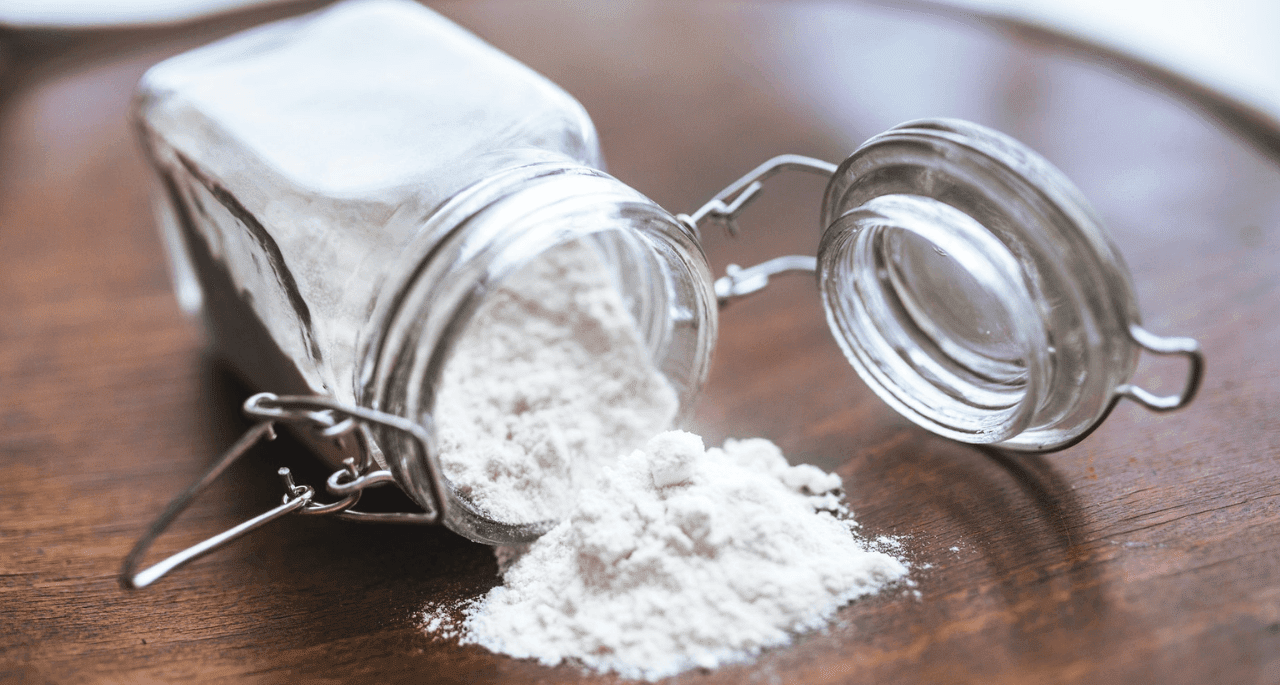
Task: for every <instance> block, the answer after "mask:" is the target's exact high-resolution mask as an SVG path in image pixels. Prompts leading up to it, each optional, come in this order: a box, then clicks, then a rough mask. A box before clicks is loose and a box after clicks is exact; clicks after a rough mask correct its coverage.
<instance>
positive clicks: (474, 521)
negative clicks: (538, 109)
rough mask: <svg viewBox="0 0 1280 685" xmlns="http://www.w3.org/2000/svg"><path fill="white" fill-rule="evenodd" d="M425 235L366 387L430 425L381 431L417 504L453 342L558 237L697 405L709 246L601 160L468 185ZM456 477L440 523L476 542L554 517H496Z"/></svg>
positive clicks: (519, 533)
mask: <svg viewBox="0 0 1280 685" xmlns="http://www.w3.org/2000/svg"><path fill="white" fill-rule="evenodd" d="M421 233H422V234H423V235H427V234H432V233H434V234H436V236H437V237H436V238H435V239H434V240H432V241H431V244H430V246H429V249H428V250H426V256H425V257H423V258H421V259H418V260H416V261H417V266H416V267H415V268H414V271H413V272H412V274H411V275H410V276H409V277H408V278H406V279H405V282H404V285H403V287H402V288H401V289H400V292H399V294H398V295H397V296H396V300H397V301H396V304H395V306H394V307H389V308H388V309H389V312H388V315H387V317H386V319H385V320H386V322H387V323H386V326H385V329H384V331H383V332H382V335H381V336H380V340H379V341H378V342H377V344H376V345H375V344H371V345H370V348H369V354H368V356H367V357H366V359H367V361H366V364H367V365H369V368H368V369H366V373H367V382H366V383H365V384H364V385H363V387H364V388H365V392H366V397H367V400H365V401H367V402H369V403H370V404H372V405H374V406H375V408H378V409H380V410H381V411H386V412H389V413H393V414H397V415H400V416H405V417H409V418H411V419H414V420H417V421H419V422H420V423H422V424H424V425H427V426H428V427H429V430H430V432H431V433H432V437H433V441H432V443H431V444H430V445H429V449H430V451H432V454H429V455H424V454H420V453H419V450H416V449H415V448H414V446H413V445H411V444H405V443H404V441H403V440H399V439H398V438H397V436H395V435H379V436H377V437H378V441H379V443H380V445H382V446H383V451H384V452H386V453H387V455H388V458H387V461H388V462H389V466H390V467H391V469H392V471H393V472H394V473H396V476H397V481H398V482H399V484H400V485H401V487H402V489H404V490H405V491H406V492H407V493H408V494H409V495H410V497H411V498H413V499H415V500H416V501H418V503H419V504H422V505H424V506H426V505H427V504H429V499H427V496H428V495H429V492H428V487H429V483H430V480H429V474H428V471H429V468H428V467H429V465H430V461H431V460H432V459H437V458H438V449H439V443H438V442H437V441H436V439H435V438H436V430H435V428H434V427H432V419H433V416H434V415H435V414H436V413H437V412H436V402H437V399H438V398H439V395H440V391H441V384H442V379H443V378H444V372H445V368H446V365H447V363H448V362H449V360H450V358H451V356H452V354H453V352H454V350H455V348H456V346H457V345H458V343H459V342H460V341H461V340H462V339H463V337H464V334H465V332H466V331H467V329H468V326H469V325H470V324H471V322H472V321H473V319H474V318H475V317H476V315H477V313H478V312H479V311H480V310H481V308H482V306H483V304H484V303H485V301H486V299H487V297H488V296H489V295H490V294H492V293H493V292H494V291H495V290H496V289H497V288H498V286H499V284H501V283H502V282H503V281H504V280H506V279H508V278H510V277H512V276H513V275H514V274H516V273H518V272H519V271H520V270H521V269H522V268H524V267H525V266H527V265H529V264H530V263H532V262H533V261H535V260H537V259H539V258H541V256H543V255H546V254H548V253H549V252H550V251H552V250H553V249H555V248H557V247H558V246H563V245H566V244H569V243H580V244H585V245H589V246H590V247H591V249H592V250H593V251H594V252H595V253H596V254H597V255H598V256H599V257H600V258H601V261H602V262H603V263H604V264H605V265H606V266H607V267H608V272H609V275H610V278H611V279H612V282H613V284H614V286H616V288H617V290H618V292H619V293H620V295H621V296H622V300H623V302H624V303H625V306H626V308H627V310H628V312H629V313H630V316H631V318H632V320H633V321H634V323H635V327H636V333H637V335H638V336H639V338H640V340H641V341H642V343H643V346H644V348H645V349H646V350H647V351H648V353H649V355H650V357H651V359H652V362H653V364H654V366H655V367H656V369H657V371H658V372H659V373H660V374H661V375H662V376H663V377H665V378H666V380H667V381H668V382H669V383H670V384H671V386H672V388H673V389H674V393H675V395H676V398H677V402H678V410H677V416H676V420H677V421H679V420H680V419H682V418H683V417H684V416H685V415H687V414H688V413H689V411H690V408H691V406H692V404H693V400H694V398H695V397H696V395H697V393H698V391H699V390H700V389H701V385H702V383H703V382H704V381H705V379H706V376H707V372H708V370H709V367H710V357H711V349H712V346H713V344H714V341H715V336H716V322H717V309H716V303H715V296H714V293H713V291H712V289H711V277H710V271H709V267H708V266H707V263H706V258H705V255H704V254H703V252H702V250H701V247H700V246H699V245H698V243H697V242H696V240H695V239H694V237H693V236H692V234H691V233H690V232H689V230H688V229H687V228H686V227H685V226H684V225H683V224H682V223H680V222H679V221H678V220H677V219H676V218H675V217H673V216H671V215H670V214H669V213H667V212H666V211H665V210H662V209H661V208H660V207H658V206H657V205H656V204H655V203H653V202H652V201H650V200H648V199H647V198H645V197H644V196H643V195H641V194H640V193H638V192H636V191H634V190H632V189H631V188H629V187H627V186H626V185H624V184H622V183H621V182H619V181H617V180H616V179H613V178H612V177H610V176H608V175H607V174H604V173H603V172H600V171H597V170H594V169H590V168H587V167H583V166H580V165H577V164H573V163H570V162H564V161H561V162H538V163H535V164H529V165H525V166H521V167H517V168H514V169H509V170H508V171H506V172H503V173H502V174H500V175H498V176H497V177H492V178H490V179H487V180H486V181H484V182H482V183H481V184H478V185H477V186H475V187H473V188H470V189H468V190H465V191H463V192H462V193H460V194H459V195H458V196H456V197H455V198H453V199H451V200H450V201H449V202H448V203H446V204H445V205H444V206H442V207H440V208H438V209H437V210H435V211H434V212H433V213H432V214H431V216H430V217H429V218H428V219H427V221H426V223H425V225H424V227H423V230H422V232H421ZM410 261H413V260H410ZM370 342H371V343H373V341H372V340H371V341H370ZM664 428H665V427H664ZM384 441H385V442H384ZM449 489H450V492H451V497H450V502H449V511H447V512H446V515H445V517H444V520H445V523H446V525H448V526H449V527H450V528H452V529H453V530H454V531H455V532H458V533H460V534H462V535H464V536H467V537H469V538H471V539H473V540H477V541H480V542H486V543H490V544H512V543H520V542H527V541H530V540H532V539H534V538H536V537H537V535H540V534H541V533H543V532H545V531H546V530H548V529H549V528H550V526H551V525H553V524H554V521H552V520H540V521H514V522H513V521H499V520H496V519H495V518H493V517H492V516H488V515H486V514H484V513H482V512H481V511H480V510H479V508H478V507H476V506H474V505H472V503H470V502H468V501H467V500H466V499H464V498H463V497H461V496H460V495H459V494H458V491H457V489H456V488H454V487H453V486H452V484H451V483H450V488H449Z"/></svg>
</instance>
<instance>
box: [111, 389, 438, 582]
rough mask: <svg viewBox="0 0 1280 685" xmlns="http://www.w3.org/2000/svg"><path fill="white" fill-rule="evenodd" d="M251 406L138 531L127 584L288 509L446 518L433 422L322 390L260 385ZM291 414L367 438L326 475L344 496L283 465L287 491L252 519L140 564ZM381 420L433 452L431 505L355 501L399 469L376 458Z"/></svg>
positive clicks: (373, 517)
mask: <svg viewBox="0 0 1280 685" xmlns="http://www.w3.org/2000/svg"><path fill="white" fill-rule="evenodd" d="M244 412H245V414H246V415H248V416H249V417H250V418H254V419H257V423H255V424H254V425H253V426H252V427H250V428H249V430H247V431H245V433H244V434H243V435H241V436H240V438H239V439H238V440H236V442H235V443H234V444H233V445H232V446H231V447H230V448H229V449H227V451H226V452H224V453H223V454H222V456H221V457H219V458H218V460H217V461H215V462H214V463H213V465H211V466H210V467H209V468H208V469H207V470H206V471H205V472H204V474H202V475H201V476H200V478H198V479H197V480H196V481H195V482H194V483H192V484H191V485H190V486H189V487H188V488H187V489H186V490H184V491H183V492H182V493H180V494H179V495H178V496H177V497H175V498H174V499H173V500H172V501H171V502H170V503H169V506H168V507H166V508H165V510H164V512H163V513H161V514H160V516H158V517H157V518H156V520H155V521H154V522H153V523H152V524H151V527H150V528H149V529H148V530H147V533H146V534H145V535H143V536H142V537H141V538H139V539H138V542H137V543H136V544H134V546H133V549H132V550H130V552H129V554H128V555H127V556H126V557H125V559H124V563H123V564H122V565H121V567H120V577H119V579H120V584H121V585H122V586H124V587H125V588H127V589H131V590H132V589H138V588H143V587H146V586H148V585H150V584H152V583H154V582H155V581H156V580H159V579H160V578H162V577H164V576H165V575H167V574H168V573H169V572H171V571H174V570H175V569H178V568H180V567H181V566H184V565H186V564H188V563H190V562H192V561H195V560H196V559H198V558H200V557H202V556H204V555H206V554H208V553H210V552H212V551H214V550H216V549H218V548H219V547H222V546H223V545H226V544H228V543H230V542H233V541H235V540H237V539H239V538H240V537H242V536H244V535H246V534H248V533H250V532H253V531H254V530H257V529H258V528H261V527H262V526H264V525H266V524H268V523H270V522H272V521H274V520H276V519H278V518H280V517H282V516H285V515H287V514H292V513H298V514H307V515H334V516H337V517H338V518H344V519H350V520H358V521H379V522H392V523H420V524H431V523H438V522H440V521H441V520H443V517H444V514H445V507H446V506H447V505H446V504H445V503H446V501H447V498H446V495H445V484H444V479H443V476H442V473H441V470H440V466H439V463H438V461H437V460H436V457H435V455H433V454H431V452H430V451H429V450H428V449H427V444H428V436H427V432H426V429H425V428H423V427H422V426H421V425H419V424H417V423H414V422H413V421H410V420H408V419H405V418H403V417H400V416H395V415H392V414H386V413H383V412H380V411H375V410H373V409H367V408H364V407H357V406H352V405H347V404H343V403H341V402H338V401H337V400H334V399H331V398H327V397H318V396H277V395H274V394H272V393H266V392H264V393H259V394H257V395H254V396H252V397H250V398H249V399H248V400H246V401H245V403H244ZM277 422H285V423H291V424H301V425H307V426H309V427H310V428H313V429H315V430H317V431H318V432H319V433H320V435H322V436H324V437H327V438H333V439H335V440H343V439H345V438H346V437H347V436H349V435H352V434H354V435H355V436H356V437H357V439H359V440H360V441H361V442H362V448H361V449H360V453H361V455H362V459H361V462H360V463H359V464H357V463H356V462H355V459H353V458H348V459H347V460H345V461H344V466H345V468H343V469H339V470H337V471H335V472H334V473H333V474H331V475H330V476H329V478H328V479H327V481H326V482H325V489H326V490H327V491H328V492H329V493H331V494H333V495H336V496H339V497H341V499H339V500H337V501H335V502H331V503H328V504H321V503H319V502H316V501H315V489H314V488H313V487H311V486H310V485H297V484H295V483H294V481H293V474H292V473H290V471H289V469H288V468H284V467H282V468H280V469H279V471H278V473H279V475H280V477H281V479H282V480H283V481H284V485H285V494H284V497H283V498H282V502H281V504H280V505H279V506H277V507H275V508H273V509H270V510H269V511H266V512H263V513H262V514H259V515H258V516H255V517H253V518H251V519H249V520H248V521H245V522H243V523H240V524H239V525H236V526H234V527H232V528H229V529H227V530H225V531H223V532H221V533H219V534H217V535H215V536H213V537H211V538H208V539H206V540H204V541H203V542H200V543H198V544H196V545H193V546H191V547H188V548H187V549H184V550H182V551H181V552H178V553H176V554H173V555H172V556H169V557H168V558H166V559H164V560H163V561H160V562H158V563H156V564H153V565H151V566H149V567H147V568H145V569H143V570H141V571H138V570H137V568H138V566H139V565H141V563H142V557H143V556H144V555H145V554H146V553H147V550H148V549H150V548H151V545H152V544H154V543H155V541H156V539H157V538H159V537H160V536H161V535H162V534H164V532H165V530H167V529H168V528H169V526H170V525H172V524H173V522H174V521H175V520H176V519H177V518H178V516H180V515H181V514H182V512H184V511H186V509H187V507H189V506H191V503H192V502H193V501H195V498H196V497H198V496H199V495H200V493H202V492H204V490H205V489H206V488H207V487H209V485H210V484H211V483H213V481H215V480H217V478H218V476H220V475H222V473H223V472H225V471H226V470H227V469H228V468H229V467H230V466H231V465H232V464H233V463H235V462H236V460H238V459H239V458H240V457H242V456H243V455H244V454H245V453H247V452H248V451H249V450H250V449H252V448H253V447H254V446H255V445H257V444H258V443H259V442H262V441H263V440H274V439H275V437H276V432H275V424H276V423H277ZM371 425H378V426H383V427H387V428H391V429H393V430H398V431H401V432H403V433H406V434H408V435H409V436H410V437H412V438H413V439H414V442H415V443H416V444H417V448H418V449H419V450H421V451H422V453H423V454H424V455H425V456H426V460H427V465H428V471H429V475H430V477H431V481H432V487H431V488H430V494H431V496H432V504H433V505H434V506H433V507H432V508H431V511H427V512H423V513H420V514H415V513H389V514H382V513H370V512H361V511H355V510H353V509H352V507H354V506H355V505H356V503H357V502H359V501H360V496H361V494H362V493H363V491H364V490H365V489H366V488H371V487H378V486H381V485H386V484H388V483H395V482H396V479H395V476H394V475H393V474H392V473H391V472H390V471H387V470H385V469H380V468H378V467H377V466H378V465H377V463H376V462H375V461H374V460H373V458H372V451H371V450H370V449H369V444H370V443H371V440H372V437H371V436H370V434H369V427H370V426H371Z"/></svg>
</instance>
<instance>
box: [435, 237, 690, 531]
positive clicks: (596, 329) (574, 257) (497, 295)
mask: <svg viewBox="0 0 1280 685" xmlns="http://www.w3.org/2000/svg"><path fill="white" fill-rule="evenodd" d="M678 407H679V402H678V400H677V397H676V392H675V390H674V389H673V388H672V387H671V385H670V384H669V383H668V382H667V380H666V379H665V378H664V377H663V376H662V374H661V373H659V372H658V370H657V369H655V368H654V366H653V363H652V362H650V361H649V353H648V350H647V349H646V348H645V346H644V344H643V342H641V340H640V339H639V337H638V336H637V333H636V328H635V324H634V323H633V321H632V318H631V315H630V314H629V313H628V312H627V310H626V305H625V304H624V303H623V301H622V298H621V297H620V296H619V295H618V292H617V290H616V289H615V288H614V287H613V284H612V282H611V280H610V277H609V274H608V271H607V270H606V269H605V267H604V265H603V264H602V263H601V262H600V260H599V258H598V257H596V255H595V253H594V252H593V251H592V249H591V248H590V247H588V246H586V245H583V244H580V243H567V244H565V245H563V246H560V247H558V248H556V249H553V250H550V251H548V252H547V253H546V254H545V255H543V256H542V257H540V258H539V259H536V260H534V261H532V262H531V263H530V264H529V265H528V266H527V267H525V268H523V269H521V270H520V271H519V272H517V273H516V274H515V275H514V276H512V277H511V278H508V279H506V281H505V282H504V283H503V284H502V285H501V286H500V287H499V288H498V289H497V290H496V291H495V292H493V293H491V294H490V295H489V296H487V297H486V300H485V303H484V304H483V305H482V306H481V310H480V311H479V312H478V313H477V314H476V317H475V319H474V320H473V322H472V323H471V325H470V326H469V327H468V329H467V331H466V333H464V334H463V336H462V338H461V340H459V342H458V344H457V347H456V349H455V351H454V353H453V357H452V358H451V360H450V361H449V363H448V364H447V365H446V366H445V370H444V379H443V382H442V384H441V390H440V395H439V397H438V399H437V401H436V411H435V418H436V422H437V426H438V427H439V448H440V452H441V463H442V465H443V467H444V470H445V474H446V475H447V476H448V477H449V479H450V480H451V481H453V483H454V485H455V486H457V487H458V490H459V492H460V493H461V494H463V495H464V496H466V497H467V498H468V499H469V500H470V501H472V502H473V503H474V504H476V505H477V506H478V507H479V508H480V509H481V510H483V511H485V512H486V513H488V514H489V515H490V516H492V517H493V518H496V519H498V520H501V521H511V522H529V521H542V520H548V519H560V518H562V517H563V516H564V515H565V514H567V513H568V508H569V506H571V505H572V503H573V501H574V499H575V497H574V492H575V491H577V490H578V489H580V488H581V487H582V486H583V485H585V484H590V483H591V482H593V481H594V480H595V479H596V478H597V477H598V476H599V475H600V472H601V470H602V469H603V467H604V466H605V465H606V464H608V463H609V462H610V461H612V460H613V459H614V458H616V457H617V456H618V455H619V454H622V453H624V452H627V451H630V450H631V449H634V448H635V447H638V446H640V445H642V444H643V443H644V441H645V440H647V439H648V438H649V437H650V436H652V435H653V434H655V433H657V432H658V431H661V430H664V429H666V428H667V427H669V426H670V425H671V422H672V421H673V420H674V418H675V415H676V410H677V409H678Z"/></svg>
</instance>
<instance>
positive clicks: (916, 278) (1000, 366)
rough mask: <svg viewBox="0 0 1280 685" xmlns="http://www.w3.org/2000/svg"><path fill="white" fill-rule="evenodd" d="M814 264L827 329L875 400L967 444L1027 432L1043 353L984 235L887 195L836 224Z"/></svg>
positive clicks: (1008, 258) (1041, 340) (951, 212)
mask: <svg viewBox="0 0 1280 685" xmlns="http://www.w3.org/2000/svg"><path fill="white" fill-rule="evenodd" d="M819 254H820V257H819V273H820V274H821V275H820V278H819V287H820V289H821V295H822V298H823V304H824V308H825V309H826V312H827V321H828V324H829V325H830V326H831V329H832V330H833V331H834V332H835V333H836V340H837V342H838V343H839V344H840V346H841V348H842V349H843V350H844V353H845V356H846V357H847V358H848V359H849V361H850V363H852V364H853V366H854V368H855V369H856V370H857V371H858V373H859V375H861V376H863V377H864V378H869V379H872V382H871V387H872V389H873V390H875V392H876V393H877V394H878V395H879V396H880V397H881V398H882V399H884V400H885V401H886V402H887V403H889V404H890V405H891V406H893V407H894V408H895V409H897V410H898V411H899V412H900V413H901V414H903V415H904V416H906V417H908V418H910V419H911V420H912V421H914V422H915V423H917V424H919V425H921V426H924V427H925V428H928V429H929V430H932V431H933V432H935V433H938V434H941V435H944V436H946V437H949V438H953V439H957V440H962V441H964V442H971V443H994V442H1001V441H1004V440H1007V439H1009V438H1011V437H1013V436H1015V435H1017V434H1019V433H1021V432H1022V431H1024V430H1025V429H1026V428H1027V426H1028V425H1029V423H1030V422H1031V420H1032V418H1033V416H1034V410H1035V409H1036V408H1037V407H1038V406H1040V404H1041V402H1042V400H1043V393H1044V391H1045V389H1046V380H1047V375H1048V374H1047V369H1048V364H1049V361H1048V358H1047V355H1046V352H1045V351H1046V349H1047V347H1048V344H1047V341H1046V338H1045V331H1044V329H1043V327H1041V326H1039V325H1036V322H1037V320H1038V316H1037V313H1036V310H1035V304H1034V301H1033V300H1032V297H1031V295H1030V293H1028V292H1027V289H1026V287H1025V285H1024V284H1023V282H1022V276H1021V270H1020V268H1019V266H1018V262H1017V259H1016V258H1015V257H1014V256H1013V254H1012V253H1010V252H1009V251H1008V249H1006V248H1005V247H1004V245H1003V244H1001V243H1000V242H999V241H998V240H996V239H995V237H994V236H992V235H991V234H990V233H988V232H987V231H986V229H985V228H983V227H982V226H981V225H980V224H978V223H977V222H976V221H974V220H973V219H972V218H971V217H969V216H968V215H966V214H964V213H962V212H960V211H959V210H956V209H955V208H953V207H951V206H949V205H945V204H943V203H941V202H938V201H937V200H934V199H932V198H927V197H921V196H916V195H885V196H881V197H877V198H874V199H872V200H870V201H869V202H867V203H866V204H864V205H862V206H860V207H858V208H856V209H853V210H850V211H849V212H846V213H845V214H844V215H843V216H841V217H840V218H839V219H838V220H837V221H836V222H835V223H834V224H833V225H832V227H831V229H830V230H828V231H827V233H826V235H825V236H824V239H823V243H822V246H821V248H820V250H819ZM1028 322H1031V324H1030V325H1028Z"/></svg>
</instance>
